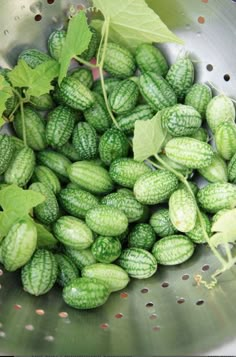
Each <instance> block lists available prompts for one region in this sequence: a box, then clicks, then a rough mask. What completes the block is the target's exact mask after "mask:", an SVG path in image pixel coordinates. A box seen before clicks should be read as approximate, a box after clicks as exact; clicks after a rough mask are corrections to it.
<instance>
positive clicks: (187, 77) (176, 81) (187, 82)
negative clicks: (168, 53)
mask: <svg viewBox="0 0 236 357" xmlns="http://www.w3.org/2000/svg"><path fill="white" fill-rule="evenodd" d="M166 80H167V82H168V83H169V85H170V86H171V87H172V88H173V90H174V92H175V94H176V96H177V98H178V101H180V102H182V101H183V100H184V98H185V96H186V94H187V93H188V91H189V89H190V88H191V86H192V85H193V81H194V67H193V63H192V62H191V60H190V59H189V58H188V57H187V56H185V57H183V58H178V59H177V61H176V62H175V63H174V64H172V66H171V67H170V69H169V71H168V73H167V75H166Z"/></svg>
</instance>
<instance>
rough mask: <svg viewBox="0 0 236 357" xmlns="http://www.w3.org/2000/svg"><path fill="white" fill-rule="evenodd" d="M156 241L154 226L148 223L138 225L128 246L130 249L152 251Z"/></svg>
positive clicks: (134, 228)
mask: <svg viewBox="0 0 236 357" xmlns="http://www.w3.org/2000/svg"><path fill="white" fill-rule="evenodd" d="M155 241H156V235H155V231H154V229H153V228H152V226H150V224H147V223H138V224H136V225H135V226H134V227H133V228H132V230H131V232H130V234H129V236H128V246H129V247H130V248H142V249H145V250H150V249H151V248H152V246H153V244H154V243H155Z"/></svg>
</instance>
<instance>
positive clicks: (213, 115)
mask: <svg viewBox="0 0 236 357" xmlns="http://www.w3.org/2000/svg"><path fill="white" fill-rule="evenodd" d="M206 119H207V124H208V125H209V128H210V129H211V131H212V132H213V133H215V131H216V129H217V127H218V125H219V124H221V123H225V122H230V123H233V122H234V120H235V108H234V104H233V102H232V100H231V99H230V98H228V97H226V96H225V95H224V94H220V95H217V96H216V97H214V98H213V99H212V100H211V101H210V102H209V104H208V106H207V111H206Z"/></svg>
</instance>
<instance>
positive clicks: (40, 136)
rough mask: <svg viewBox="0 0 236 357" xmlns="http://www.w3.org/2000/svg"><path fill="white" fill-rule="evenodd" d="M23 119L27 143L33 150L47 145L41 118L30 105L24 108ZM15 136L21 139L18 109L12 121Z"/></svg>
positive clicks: (41, 148)
mask: <svg viewBox="0 0 236 357" xmlns="http://www.w3.org/2000/svg"><path fill="white" fill-rule="evenodd" d="M24 121H25V133H26V142H27V145H29V146H30V147H31V149H33V150H37V151H39V150H43V149H45V147H46V146H47V141H46V132H45V124H44V122H43V119H42V118H41V117H40V115H39V114H38V113H36V112H35V111H34V110H33V109H31V108H30V107H25V108H24ZM13 126H14V129H15V131H16V134H17V136H18V137H19V138H20V139H23V124H22V116H21V112H20V111H18V112H17V113H16V115H15V120H14V122H13Z"/></svg>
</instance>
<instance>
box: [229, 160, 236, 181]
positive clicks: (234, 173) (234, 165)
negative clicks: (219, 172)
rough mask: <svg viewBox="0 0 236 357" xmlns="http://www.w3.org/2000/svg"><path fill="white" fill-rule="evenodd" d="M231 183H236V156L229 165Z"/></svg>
mask: <svg viewBox="0 0 236 357" xmlns="http://www.w3.org/2000/svg"><path fill="white" fill-rule="evenodd" d="M228 177H229V182H232V183H234V184H235V183H236V154H234V156H233V157H232V159H231V160H230V162H229V164H228Z"/></svg>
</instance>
